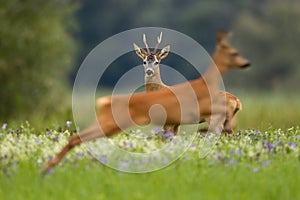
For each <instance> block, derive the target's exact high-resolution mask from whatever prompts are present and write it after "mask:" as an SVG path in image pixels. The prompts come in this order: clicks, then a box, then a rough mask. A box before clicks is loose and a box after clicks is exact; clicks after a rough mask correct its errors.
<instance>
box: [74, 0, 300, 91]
mask: <svg viewBox="0 0 300 200" xmlns="http://www.w3.org/2000/svg"><path fill="white" fill-rule="evenodd" d="M299 5H300V2H299V1H296V0H287V1H280V0H254V1H247V0H224V1H220V0H210V1H198V0H187V1H182V0H152V1H141V0H127V1H122V0H112V1H94V0H87V1H84V2H83V5H82V7H81V9H80V10H79V12H78V15H77V16H78V19H79V23H80V27H81V28H80V33H79V37H78V38H79V40H80V41H81V45H82V48H81V54H80V59H79V62H80V61H82V59H83V58H84V57H85V56H86V54H87V53H88V52H89V51H90V50H92V49H93V48H94V47H95V46H96V45H97V44H99V43H100V42H101V41H103V40H105V39H107V38H108V37H110V36H112V35H114V34H117V33H119V32H121V31H125V30H128V29H132V28H137V27H147V26H155V27H165V28H169V29H174V30H177V31H180V32H182V33H184V34H186V35H188V36H190V37H192V38H193V39H195V40H196V41H198V42H199V43H200V44H201V45H203V47H204V48H205V49H206V50H207V51H208V52H209V53H210V54H212V53H213V51H214V47H215V35H216V32H217V31H218V30H220V29H223V30H231V31H233V32H234V38H233V41H232V42H233V44H234V45H235V46H236V47H237V48H238V49H239V50H240V52H241V53H242V54H243V55H245V56H246V57H248V58H249V59H250V60H251V62H252V69H251V70H249V71H247V72H240V71H239V72H238V71H233V72H229V73H228V74H227V76H226V77H225V83H226V86H227V87H231V88H240V89H244V88H247V89H256V90H261V89H265V90H280V89H286V88H289V89H295V88H296V87H297V86H296V85H297V82H298V80H299V77H300V69H299V67H298V66H297V63H298V60H297V56H296V55H297V49H298V48H299V43H300V42H299V41H300V40H298V36H299V35H300V22H298V21H299V20H297V19H300V10H299V9H297V8H298V6H299ZM137 40H141V38H137ZM164 40H167V38H164ZM140 42H141V41H140ZM171 45H172V44H171ZM139 61H140V60H138V59H137V58H136V57H133V58H129V59H127V60H126V59H123V60H122V61H119V62H117V65H115V66H114V67H112V70H111V73H107V74H106V76H105V80H106V81H105V84H106V85H108V86H109V85H113V84H114V82H115V81H116V80H117V79H118V77H120V76H121V75H122V74H123V73H124V72H125V71H126V70H128V68H130V67H131V66H135V64H139V63H138V62H139ZM132 63H134V65H133V64H132ZM176 63H177V62H173V63H172V59H169V60H168V64H169V65H170V66H172V67H175V68H176V67H177V66H176ZM179 68H180V67H179ZM113 69H114V70H113ZM74 72H76V70H75V71H74ZM185 73H186V74H187V76H188V77H187V78H189V79H192V78H195V77H193V74H192V73H189V72H185Z"/></svg>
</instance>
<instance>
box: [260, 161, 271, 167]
mask: <svg viewBox="0 0 300 200" xmlns="http://www.w3.org/2000/svg"><path fill="white" fill-rule="evenodd" d="M269 164H271V161H270V160H265V161H264V162H263V163H262V165H263V166H264V167H266V166H268V165H269Z"/></svg>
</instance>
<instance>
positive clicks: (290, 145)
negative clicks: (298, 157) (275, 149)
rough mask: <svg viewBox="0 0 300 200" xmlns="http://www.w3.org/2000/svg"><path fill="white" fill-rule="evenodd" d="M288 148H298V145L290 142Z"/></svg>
mask: <svg viewBox="0 0 300 200" xmlns="http://www.w3.org/2000/svg"><path fill="white" fill-rule="evenodd" d="M288 146H289V147H292V148H296V147H297V146H298V144H296V143H295V142H288Z"/></svg>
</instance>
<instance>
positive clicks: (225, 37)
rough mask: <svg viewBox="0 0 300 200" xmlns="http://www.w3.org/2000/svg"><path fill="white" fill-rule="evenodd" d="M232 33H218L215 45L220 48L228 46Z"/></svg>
mask: <svg viewBox="0 0 300 200" xmlns="http://www.w3.org/2000/svg"><path fill="white" fill-rule="evenodd" d="M231 37H232V32H226V31H219V32H218V34H217V44H218V45H220V46H228V43H229V40H230V38H231Z"/></svg>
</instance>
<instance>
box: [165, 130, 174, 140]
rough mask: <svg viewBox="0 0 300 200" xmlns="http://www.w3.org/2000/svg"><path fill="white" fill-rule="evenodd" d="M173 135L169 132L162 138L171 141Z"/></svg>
mask: <svg viewBox="0 0 300 200" xmlns="http://www.w3.org/2000/svg"><path fill="white" fill-rule="evenodd" d="M173 135H174V133H172V132H171V131H169V130H168V131H166V133H164V134H163V135H162V136H163V138H164V139H166V140H170V139H171V137H172V136H173Z"/></svg>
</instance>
